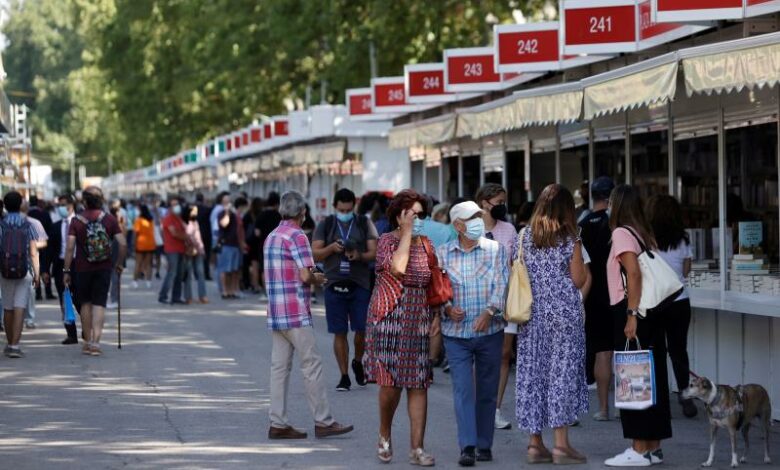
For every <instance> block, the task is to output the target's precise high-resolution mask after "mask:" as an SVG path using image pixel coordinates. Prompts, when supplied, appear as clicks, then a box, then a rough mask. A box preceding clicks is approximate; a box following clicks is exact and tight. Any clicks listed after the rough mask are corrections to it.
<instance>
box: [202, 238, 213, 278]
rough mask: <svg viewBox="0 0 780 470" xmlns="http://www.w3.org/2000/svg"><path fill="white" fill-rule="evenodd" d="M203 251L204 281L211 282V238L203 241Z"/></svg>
mask: <svg viewBox="0 0 780 470" xmlns="http://www.w3.org/2000/svg"><path fill="white" fill-rule="evenodd" d="M203 249H204V251H205V253H204V255H203V275H204V276H206V279H208V280H211V238H210V237H209V239H208V240H205V239H204V240H203Z"/></svg>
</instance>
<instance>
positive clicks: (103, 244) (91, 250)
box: [76, 212, 111, 263]
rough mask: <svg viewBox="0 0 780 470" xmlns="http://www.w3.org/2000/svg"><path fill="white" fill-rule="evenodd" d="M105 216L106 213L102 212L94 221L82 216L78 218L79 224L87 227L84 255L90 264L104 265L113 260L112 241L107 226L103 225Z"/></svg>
mask: <svg viewBox="0 0 780 470" xmlns="http://www.w3.org/2000/svg"><path fill="white" fill-rule="evenodd" d="M105 216H106V213H105V212H101V213H100V215H99V216H98V217H97V219H95V220H93V221H89V220H87V219H86V218H85V217H84V216H82V215H77V216H76V218H77V219H78V220H79V222H81V223H82V224H84V225H86V226H87V239H86V243H85V244H84V253H85V254H86V257H87V261H89V262H90V263H102V262H103V261H108V260H110V259H111V239H110V238H109V236H108V232H106V227H105V225H103V218H105Z"/></svg>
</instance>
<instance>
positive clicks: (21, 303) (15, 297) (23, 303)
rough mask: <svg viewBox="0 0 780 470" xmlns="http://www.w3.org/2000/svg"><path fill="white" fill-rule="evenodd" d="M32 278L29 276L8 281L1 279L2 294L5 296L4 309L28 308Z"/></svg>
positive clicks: (0, 288)
mask: <svg viewBox="0 0 780 470" xmlns="http://www.w3.org/2000/svg"><path fill="white" fill-rule="evenodd" d="M31 282H32V278H31V277H30V275H29V274H28V275H27V276H25V277H23V278H22V279H6V278H4V277H0V292H2V295H3V309H5V310H13V309H15V308H22V309H26V308H27V303H28V302H29V301H30V283H31Z"/></svg>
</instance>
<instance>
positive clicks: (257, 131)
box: [244, 129, 263, 144]
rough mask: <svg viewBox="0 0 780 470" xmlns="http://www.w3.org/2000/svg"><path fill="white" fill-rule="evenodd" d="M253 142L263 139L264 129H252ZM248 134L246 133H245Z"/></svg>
mask: <svg viewBox="0 0 780 470" xmlns="http://www.w3.org/2000/svg"><path fill="white" fill-rule="evenodd" d="M251 133H252V134H251V137H252V143H253V144H254V143H258V142H262V141H263V133H262V129H252V131H251ZM244 135H246V134H244Z"/></svg>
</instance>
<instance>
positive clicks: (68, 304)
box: [62, 287, 76, 325]
mask: <svg viewBox="0 0 780 470" xmlns="http://www.w3.org/2000/svg"><path fill="white" fill-rule="evenodd" d="M62 306H63V308H64V309H65V323H66V324H68V325H73V324H75V323H76V307H74V306H73V296H72V295H71V294H70V289H69V288H67V287H66V288H65V291H64V292H63V293H62Z"/></svg>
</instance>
